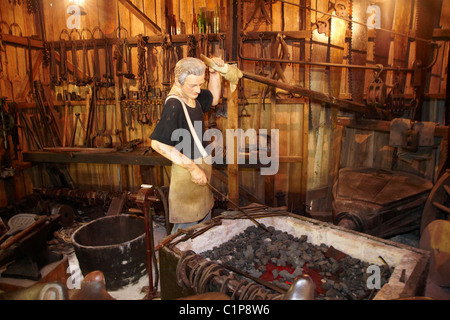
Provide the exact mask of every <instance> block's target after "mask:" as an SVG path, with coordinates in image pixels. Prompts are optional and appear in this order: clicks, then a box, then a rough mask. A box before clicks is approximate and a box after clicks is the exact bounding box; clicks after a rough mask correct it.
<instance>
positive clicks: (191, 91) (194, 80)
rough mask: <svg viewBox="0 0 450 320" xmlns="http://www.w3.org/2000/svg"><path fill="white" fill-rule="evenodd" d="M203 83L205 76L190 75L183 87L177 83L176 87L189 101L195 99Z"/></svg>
mask: <svg viewBox="0 0 450 320" xmlns="http://www.w3.org/2000/svg"><path fill="white" fill-rule="evenodd" d="M203 83H205V74H202V75H201V76H196V75H193V74H190V75H188V76H187V77H186V80H185V81H184V84H183V85H181V84H180V83H179V82H178V81H177V82H176V84H177V86H178V87H179V88H180V89H181V92H182V93H183V97H184V98H189V99H197V96H198V94H199V93H200V89H201V87H202V86H203Z"/></svg>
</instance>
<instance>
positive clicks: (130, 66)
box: [124, 41, 136, 80]
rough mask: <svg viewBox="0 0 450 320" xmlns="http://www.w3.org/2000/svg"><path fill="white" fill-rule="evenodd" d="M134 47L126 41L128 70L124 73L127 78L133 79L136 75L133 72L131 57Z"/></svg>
mask: <svg viewBox="0 0 450 320" xmlns="http://www.w3.org/2000/svg"><path fill="white" fill-rule="evenodd" d="M132 48H133V47H132V46H131V45H130V44H129V43H128V42H127V41H126V42H125V56H126V64H127V72H126V73H125V74H124V77H125V78H127V79H131V80H133V79H134V78H135V77H136V76H135V75H134V74H133V61H132V59H131V57H132V56H131V49H132Z"/></svg>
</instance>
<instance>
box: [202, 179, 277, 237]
mask: <svg viewBox="0 0 450 320" xmlns="http://www.w3.org/2000/svg"><path fill="white" fill-rule="evenodd" d="M206 185H207V186H208V188H210V189H211V191H213V192H216V193H218V194H219V195H220V196H222V197H224V198H227V197H226V195H224V194H223V193H222V192H220V191H219V190H217V189H216V188H214V187H213V186H212V185H211V184H210V183H209V182H207V183H206ZM228 201H230V203H231V204H232V205H233V206H234V207H235V208H236V209H237V210H239V211H240V212H242V213H243V214H244V215H245V216H246V217H247V218H249V219H250V220H251V221H252V222H253V223H255V224H256V225H257V226H258V227H259V228H261V229H263V230H265V231H267V232H268V233H270V234H273V232H272V231H270V230H269V229H267V228H266V227H265V226H264V225H263V224H261V223H259V222H258V221H257V220H256V219H255V218H253V217H252V216H251V215H250V214H248V213H247V212H246V211H245V210H244V209H242V208H241V207H239V205H237V204H236V203H235V202H234V201H232V200H231V199H228Z"/></svg>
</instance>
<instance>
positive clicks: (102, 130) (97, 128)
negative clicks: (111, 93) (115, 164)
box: [91, 87, 112, 148]
mask: <svg viewBox="0 0 450 320" xmlns="http://www.w3.org/2000/svg"><path fill="white" fill-rule="evenodd" d="M107 90H108V88H107V87H105V97H104V103H103V106H102V111H101V114H102V118H103V119H102V125H101V128H100V125H99V112H98V110H99V109H98V108H97V106H96V107H95V135H94V136H93V137H92V140H91V145H92V146H97V147H98V145H97V144H96V143H94V142H95V141H96V139H97V138H98V137H105V138H106V142H105V143H104V145H103V146H104V147H105V148H110V147H111V146H112V138H111V135H109V134H107V133H106V112H107V110H106V105H107V101H108V99H107V95H106V93H107Z"/></svg>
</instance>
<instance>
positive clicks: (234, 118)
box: [227, 82, 239, 205]
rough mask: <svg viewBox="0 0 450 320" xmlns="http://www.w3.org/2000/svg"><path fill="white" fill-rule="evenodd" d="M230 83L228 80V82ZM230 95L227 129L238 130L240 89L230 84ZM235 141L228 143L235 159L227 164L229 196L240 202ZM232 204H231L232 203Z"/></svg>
mask: <svg viewBox="0 0 450 320" xmlns="http://www.w3.org/2000/svg"><path fill="white" fill-rule="evenodd" d="M227 83H228V82H227ZM227 87H228V97H227V115H228V121H227V129H230V130H233V131H235V130H237V129H238V126H239V117H238V113H239V104H238V89H237V88H236V90H234V91H233V92H231V90H230V86H229V85H228V86H227ZM233 139H234V140H233V141H234V143H233V144H232V145H231V146H229V145H227V148H230V147H231V148H233V149H234V151H233V157H234V159H232V160H233V161H229V163H228V165H227V172H228V196H229V198H230V200H231V201H232V202H234V203H236V204H239V165H238V161H237V158H238V156H237V152H238V147H237V143H238V141H237V139H236V138H233ZM230 205H231V204H230Z"/></svg>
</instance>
